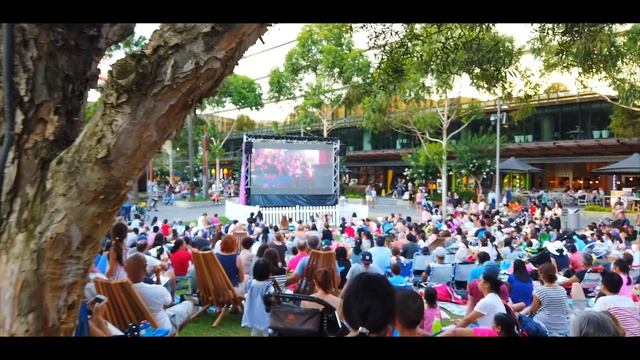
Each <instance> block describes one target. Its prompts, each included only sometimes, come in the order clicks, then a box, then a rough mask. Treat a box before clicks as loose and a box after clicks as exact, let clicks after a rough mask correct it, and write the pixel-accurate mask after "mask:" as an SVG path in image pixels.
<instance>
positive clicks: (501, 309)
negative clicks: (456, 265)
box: [455, 268, 506, 328]
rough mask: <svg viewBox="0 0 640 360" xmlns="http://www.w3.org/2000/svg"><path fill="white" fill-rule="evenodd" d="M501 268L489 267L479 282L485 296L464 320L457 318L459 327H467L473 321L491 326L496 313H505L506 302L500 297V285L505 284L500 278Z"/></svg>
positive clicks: (486, 326) (456, 322)
mask: <svg viewBox="0 0 640 360" xmlns="http://www.w3.org/2000/svg"><path fill="white" fill-rule="evenodd" d="M498 275H499V270H495V269H493V268H489V269H487V270H486V271H485V272H484V273H483V274H482V277H481V278H480V281H479V282H478V288H479V289H480V291H481V292H482V294H483V295H484V297H483V298H482V299H481V300H480V301H478V303H477V304H476V305H475V307H474V308H473V311H472V312H471V313H470V314H468V315H467V316H465V318H464V319H462V320H456V321H455V324H456V326H457V327H459V328H466V327H468V326H469V325H471V324H473V323H477V324H478V326H479V327H484V328H490V327H491V325H492V322H493V318H494V316H495V315H496V314H499V313H505V312H506V309H505V304H504V303H503V302H502V299H501V298H500V296H499V294H500V287H501V286H502V285H503V284H502V281H500V279H499V278H498Z"/></svg>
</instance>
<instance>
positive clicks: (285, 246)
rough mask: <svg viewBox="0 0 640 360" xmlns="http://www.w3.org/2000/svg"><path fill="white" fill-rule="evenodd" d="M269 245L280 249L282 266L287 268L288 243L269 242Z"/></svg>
mask: <svg viewBox="0 0 640 360" xmlns="http://www.w3.org/2000/svg"><path fill="white" fill-rule="evenodd" d="M269 246H270V247H272V248H274V249H276V250H277V251H278V255H280V262H281V263H282V266H283V267H284V268H286V267H287V264H286V261H285V257H284V256H285V254H286V253H287V245H285V244H280V245H276V244H275V243H273V242H272V243H270V244H269ZM274 275H279V274H274Z"/></svg>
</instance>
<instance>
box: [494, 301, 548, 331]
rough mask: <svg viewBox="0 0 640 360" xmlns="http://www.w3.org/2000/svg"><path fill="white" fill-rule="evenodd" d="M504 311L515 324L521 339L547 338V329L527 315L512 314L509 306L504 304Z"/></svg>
mask: <svg viewBox="0 0 640 360" xmlns="http://www.w3.org/2000/svg"><path fill="white" fill-rule="evenodd" d="M504 308H505V311H506V312H507V314H508V315H509V316H511V317H512V318H513V319H514V320H515V323H516V332H517V333H518V334H519V335H520V336H521V337H548V336H549V332H548V330H547V328H546V327H545V326H544V325H543V324H542V323H540V322H537V321H535V320H533V318H530V317H529V316H527V315H522V314H519V313H514V312H513V310H512V309H511V307H510V306H509V304H507V303H504Z"/></svg>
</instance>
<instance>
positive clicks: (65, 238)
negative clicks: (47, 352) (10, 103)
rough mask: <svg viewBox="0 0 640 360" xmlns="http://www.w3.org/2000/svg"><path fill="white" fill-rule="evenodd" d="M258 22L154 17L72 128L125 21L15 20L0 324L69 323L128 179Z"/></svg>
mask: <svg viewBox="0 0 640 360" xmlns="http://www.w3.org/2000/svg"><path fill="white" fill-rule="evenodd" d="M266 28H267V25H265V24H196V25H191V24H190V25H183V24H171V25H163V26H161V28H160V30H159V31H156V32H155V33H154V34H153V36H152V37H151V40H150V42H149V44H148V45H147V46H146V47H145V49H144V51H143V52H142V53H139V54H132V55H128V56H127V57H125V58H124V59H122V60H120V61H118V62H117V63H116V64H115V65H114V66H113V68H112V70H111V72H110V79H109V80H108V82H107V84H106V89H105V93H104V97H103V98H104V105H102V107H101V108H100V109H98V111H97V112H96V115H95V116H94V118H93V119H92V120H91V122H90V123H89V124H87V126H86V127H85V128H84V130H83V131H82V133H81V134H80V135H78V129H79V120H78V119H79V118H81V113H80V112H81V109H82V107H83V103H84V101H85V99H86V94H87V91H88V90H89V88H90V87H91V86H93V85H94V84H95V82H96V80H97V75H98V69H97V64H98V62H99V60H100V59H101V58H102V56H103V55H104V51H105V49H106V48H107V47H108V46H110V45H111V44H113V43H115V42H119V41H121V40H122V39H124V38H125V37H127V36H128V35H129V34H131V33H132V32H133V25H132V24H128V25H108V24H107V25H103V24H89V25H83V24H71V25H57V24H45V25H32V24H20V25H16V27H15V31H16V34H15V44H16V51H15V73H14V79H13V80H14V84H15V89H16V92H17V94H16V99H15V101H14V103H15V107H14V109H12V111H14V112H15V119H16V126H15V142H14V146H13V147H12V149H11V153H10V154H9V160H8V163H7V166H6V168H5V169H3V170H4V171H5V174H6V176H5V181H4V184H3V187H2V193H1V194H0V200H1V201H2V204H3V206H2V213H0V220H1V221H2V222H1V224H0V274H2V278H0V289H1V291H0V335H2V336H6V335H70V334H71V332H72V331H73V329H74V327H75V324H76V318H77V313H78V307H79V304H80V301H81V298H82V293H83V288H84V285H85V284H86V282H87V271H88V268H89V266H90V264H91V262H92V261H93V258H94V255H95V254H96V253H97V252H98V249H99V244H100V242H99V240H100V239H101V238H102V236H103V235H104V234H105V233H106V231H107V230H108V229H109V227H110V225H111V224H112V221H113V219H114V216H115V215H116V213H117V211H118V209H119V207H120V205H121V204H122V202H123V201H124V199H125V198H126V194H127V192H128V191H130V189H131V186H132V185H133V184H132V181H131V179H132V178H133V177H134V175H136V174H139V173H140V172H141V171H142V169H143V168H144V166H145V165H146V164H147V162H148V161H149V159H151V157H152V156H153V154H154V153H155V151H156V150H157V149H159V148H160V146H161V145H162V143H163V142H164V141H165V140H166V139H167V137H168V136H169V134H171V133H172V132H173V131H175V130H176V129H178V128H179V127H181V126H182V124H183V122H184V119H185V117H186V115H187V114H188V113H189V111H190V110H191V109H193V106H194V105H195V104H196V103H198V101H200V99H202V98H203V97H207V96H212V95H213V94H214V93H215V90H216V89H217V87H218V86H219V84H220V83H221V82H222V80H223V79H224V78H225V77H226V76H227V75H229V74H230V73H231V72H232V70H233V68H234V67H235V65H236V64H237V61H238V60H239V59H240V57H241V56H242V54H243V53H244V52H245V51H246V50H247V48H249V46H251V45H252V44H253V43H254V42H255V41H256V40H257V39H258V37H259V36H261V35H262V34H263V33H264V32H265V31H266ZM0 98H1V96H0ZM3 121H4V116H3Z"/></svg>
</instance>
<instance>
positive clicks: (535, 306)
mask: <svg viewBox="0 0 640 360" xmlns="http://www.w3.org/2000/svg"><path fill="white" fill-rule="evenodd" d="M540 305H541V304H540V299H538V297H537V296H535V295H533V301H532V302H531V306H529V307H528V308H526V309H524V310H522V312H521V314H522V315H535V313H536V312H537V311H538V309H540Z"/></svg>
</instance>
